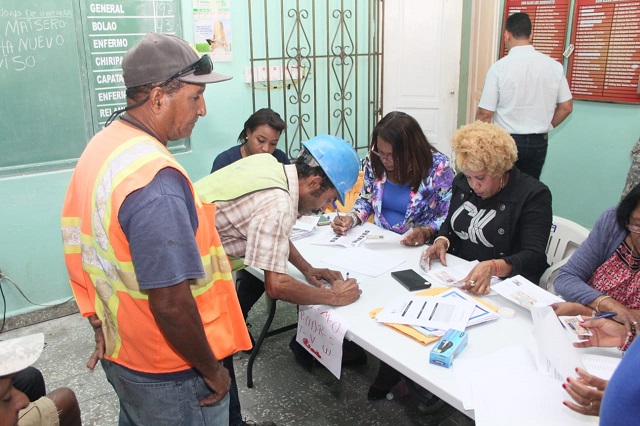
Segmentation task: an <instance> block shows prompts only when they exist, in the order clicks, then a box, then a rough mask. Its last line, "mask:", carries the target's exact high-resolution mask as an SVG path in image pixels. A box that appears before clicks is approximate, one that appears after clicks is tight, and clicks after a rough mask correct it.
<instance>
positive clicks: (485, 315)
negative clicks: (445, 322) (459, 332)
mask: <svg viewBox="0 0 640 426" xmlns="http://www.w3.org/2000/svg"><path fill="white" fill-rule="evenodd" d="M438 297H440V298H443V299H446V298H459V299H464V300H468V301H470V302H471V303H473V304H474V305H475V308H474V309H473V312H471V316H470V317H469V321H468V322H467V327H470V326H472V325H476V324H480V323H483V322H487V321H492V320H497V319H499V318H500V315H498V314H497V313H495V312H494V311H492V310H491V309H489V308H487V307H486V306H484V305H483V304H482V303H478V302H476V301H475V300H473V299H472V298H471V296H470V295H468V294H466V293H465V292H463V291H460V290H458V289H455V288H454V289H451V290H449V291H445V292H444V293H440V294H439V295H438Z"/></svg>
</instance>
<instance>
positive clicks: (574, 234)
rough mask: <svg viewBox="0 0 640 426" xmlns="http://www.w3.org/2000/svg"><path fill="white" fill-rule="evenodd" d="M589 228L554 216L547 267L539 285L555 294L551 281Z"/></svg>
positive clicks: (585, 236)
mask: <svg viewBox="0 0 640 426" xmlns="http://www.w3.org/2000/svg"><path fill="white" fill-rule="evenodd" d="M588 236H589V230H588V229H587V228H585V227H584V226H581V225H578V224H577V223H575V222H572V221H570V220H568V219H565V218H562V217H558V216H554V217H553V224H552V225H551V233H550V234H549V242H547V262H548V263H549V265H550V266H549V267H548V268H547V270H546V271H544V273H543V274H542V277H540V287H541V288H543V289H545V290H547V291H549V292H551V293H554V294H555V289H554V287H553V282H554V281H555V280H556V277H557V276H558V272H559V271H560V268H561V267H562V266H563V265H564V264H565V263H567V261H568V260H569V257H570V256H571V255H572V254H573V252H574V251H576V249H577V248H578V247H579V246H580V244H582V243H583V242H584V240H586V239H587V237H588Z"/></svg>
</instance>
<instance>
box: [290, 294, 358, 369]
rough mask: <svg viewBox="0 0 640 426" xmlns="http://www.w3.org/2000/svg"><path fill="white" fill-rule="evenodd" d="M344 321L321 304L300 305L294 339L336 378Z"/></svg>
mask: <svg viewBox="0 0 640 426" xmlns="http://www.w3.org/2000/svg"><path fill="white" fill-rule="evenodd" d="M347 329H348V327H347V325H346V321H345V320H344V319H343V318H342V317H341V316H340V315H339V314H338V313H337V312H335V311H334V310H333V309H329V308H327V307H326V306H322V305H311V306H302V305H301V306H300V311H299V313H298V333H297V335H296V340H297V341H298V343H300V344H301V345H302V346H304V347H305V349H306V350H307V351H308V352H309V353H310V354H311V355H313V356H314V357H315V358H316V359H317V360H318V361H319V362H320V363H321V364H322V365H324V366H325V367H326V368H327V369H328V370H329V371H330V372H331V373H333V375H334V376H336V378H338V379H339V378H340V370H341V367H342V341H343V340H344V334H345V333H346V332H347Z"/></svg>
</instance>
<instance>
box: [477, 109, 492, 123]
mask: <svg viewBox="0 0 640 426" xmlns="http://www.w3.org/2000/svg"><path fill="white" fill-rule="evenodd" d="M491 120H493V111H489V110H488V109H484V108H480V107H478V110H477V111H476V121H484V122H485V123H491Z"/></svg>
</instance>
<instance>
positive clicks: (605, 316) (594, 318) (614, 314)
mask: <svg viewBox="0 0 640 426" xmlns="http://www.w3.org/2000/svg"><path fill="white" fill-rule="evenodd" d="M616 315H618V314H616V313H615V312H604V313H602V314H599V315H596V316H595V317H591V318H587V319H585V320H584V321H592V320H597V319H603V318H613V317H615V316H616Z"/></svg>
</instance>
